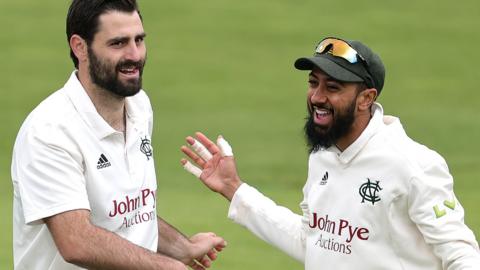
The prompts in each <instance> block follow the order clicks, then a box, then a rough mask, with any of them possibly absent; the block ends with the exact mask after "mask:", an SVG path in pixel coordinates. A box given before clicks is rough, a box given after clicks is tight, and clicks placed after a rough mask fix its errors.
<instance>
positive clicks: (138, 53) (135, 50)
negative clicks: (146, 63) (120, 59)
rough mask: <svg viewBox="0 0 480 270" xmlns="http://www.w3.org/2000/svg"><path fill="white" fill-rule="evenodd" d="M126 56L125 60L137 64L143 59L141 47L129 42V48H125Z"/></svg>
mask: <svg viewBox="0 0 480 270" xmlns="http://www.w3.org/2000/svg"><path fill="white" fill-rule="evenodd" d="M126 49H127V50H126V55H125V58H126V59H128V60H131V61H135V62H138V61H140V60H141V59H142V57H143V51H144V50H143V47H142V46H141V45H138V44H137V43H135V42H131V43H130V44H129V46H128V47H127V48H126Z"/></svg>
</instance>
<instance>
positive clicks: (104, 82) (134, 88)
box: [88, 47, 146, 97]
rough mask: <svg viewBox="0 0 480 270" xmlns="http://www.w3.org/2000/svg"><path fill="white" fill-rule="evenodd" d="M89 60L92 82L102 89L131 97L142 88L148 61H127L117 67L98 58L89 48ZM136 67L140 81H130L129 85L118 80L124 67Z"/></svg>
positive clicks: (119, 63)
mask: <svg viewBox="0 0 480 270" xmlns="http://www.w3.org/2000/svg"><path fill="white" fill-rule="evenodd" d="M88 59H89V61H90V66H89V68H88V71H89V73H90V77H91V78H92V82H93V83H94V84H96V85H98V86H100V87H101V88H103V89H105V90H107V91H109V92H111V93H113V94H115V95H117V96H120V97H130V96H133V95H135V94H137V93H138V92H139V91H140V89H141V88H142V74H143V67H144V66H145V61H146V60H140V61H138V62H135V61H131V60H126V61H121V62H118V63H117V64H116V65H115V66H114V65H113V64H110V63H108V62H107V61H104V60H102V59H100V58H99V57H97V55H96V54H95V53H94V52H93V50H92V49H91V48H90V47H88ZM132 66H134V67H136V68H138V70H139V72H140V76H139V78H138V79H131V80H128V81H127V83H125V84H124V83H122V82H121V81H120V80H119V79H118V72H119V71H120V69H122V68H124V67H132Z"/></svg>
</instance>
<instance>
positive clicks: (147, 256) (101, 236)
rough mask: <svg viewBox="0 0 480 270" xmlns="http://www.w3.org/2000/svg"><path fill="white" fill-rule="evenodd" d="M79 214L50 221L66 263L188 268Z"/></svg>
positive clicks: (142, 267) (49, 223)
mask: <svg viewBox="0 0 480 270" xmlns="http://www.w3.org/2000/svg"><path fill="white" fill-rule="evenodd" d="M80 211H81V212H87V213H88V211H85V210H80ZM77 212H79V211H71V212H67V213H63V214H60V215H58V216H56V217H55V218H54V219H53V220H52V218H49V219H47V220H46V223H47V225H48V228H49V230H50V232H51V233H52V235H53V238H54V240H55V244H56V245H57V247H58V249H59V251H60V253H61V255H62V256H63V258H64V259H65V261H67V262H69V263H72V264H75V265H78V266H81V267H84V268H88V269H118V270H122V269H182V270H184V269H187V268H186V266H184V264H183V263H181V262H179V261H176V260H174V259H172V258H169V257H167V256H164V255H162V254H157V253H154V252H152V251H149V250H147V249H145V248H143V247H140V246H137V245H135V244H133V243H131V242H130V241H128V240H125V239H123V238H122V237H120V236H118V235H116V234H114V233H112V232H110V231H107V230H105V229H103V228H99V227H96V226H94V225H92V224H91V223H90V222H89V220H88V219H87V220H85V219H84V215H85V214H86V213H77ZM78 214H79V215H80V216H81V217H78ZM74 216H77V217H74Z"/></svg>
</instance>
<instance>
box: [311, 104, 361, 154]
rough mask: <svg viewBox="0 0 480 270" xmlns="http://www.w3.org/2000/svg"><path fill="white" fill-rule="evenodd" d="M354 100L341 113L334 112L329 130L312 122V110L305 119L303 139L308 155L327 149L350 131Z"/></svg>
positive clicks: (353, 116) (354, 105)
mask: <svg viewBox="0 0 480 270" xmlns="http://www.w3.org/2000/svg"><path fill="white" fill-rule="evenodd" d="M355 108H356V104H355V99H354V100H353V102H352V103H351V104H350V105H349V106H348V107H347V108H346V109H345V110H343V111H335V113H334V118H333V124H332V125H331V126H330V127H329V128H325V127H321V126H319V125H317V124H315V122H314V121H313V114H314V113H315V112H314V111H313V110H312V111H311V112H310V113H309V116H308V117H307V118H305V120H306V122H305V126H304V131H305V139H306V140H307V146H308V148H309V149H308V151H309V153H313V152H317V151H318V150H319V149H320V148H328V147H330V146H332V145H334V144H336V142H337V141H338V139H340V138H341V137H343V136H345V135H346V134H348V132H350V130H351V129H352V125H353V122H354V121H355Z"/></svg>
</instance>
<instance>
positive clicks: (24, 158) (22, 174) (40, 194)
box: [12, 125, 90, 224]
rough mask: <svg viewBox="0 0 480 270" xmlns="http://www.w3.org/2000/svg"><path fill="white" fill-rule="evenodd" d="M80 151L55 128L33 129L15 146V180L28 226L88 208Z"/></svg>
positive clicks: (25, 132) (13, 172)
mask: <svg viewBox="0 0 480 270" xmlns="http://www.w3.org/2000/svg"><path fill="white" fill-rule="evenodd" d="M82 160H83V159H82V156H81V153H80V150H79V149H78V147H77V146H76V145H75V143H74V142H73V141H72V140H71V139H69V138H68V136H67V135H66V133H65V132H62V130H61V129H59V128H58V127H55V126H52V125H46V126H42V127H41V128H39V127H38V126H37V127H30V129H29V130H26V131H24V132H21V133H20V134H19V137H18V138H17V141H16V143H15V148H14V154H13V162H12V178H13V183H14V188H15V192H16V193H17V194H18V195H19V196H20V199H21V203H22V209H23V215H24V218H25V223H27V224H29V223H33V222H41V219H43V218H45V217H49V216H53V215H56V214H59V213H62V212H65V211H69V210H74V209H88V210H90V205H89V202H88V195H87V191H86V186H85V177H84V174H83V165H82V163H83V161H82Z"/></svg>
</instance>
